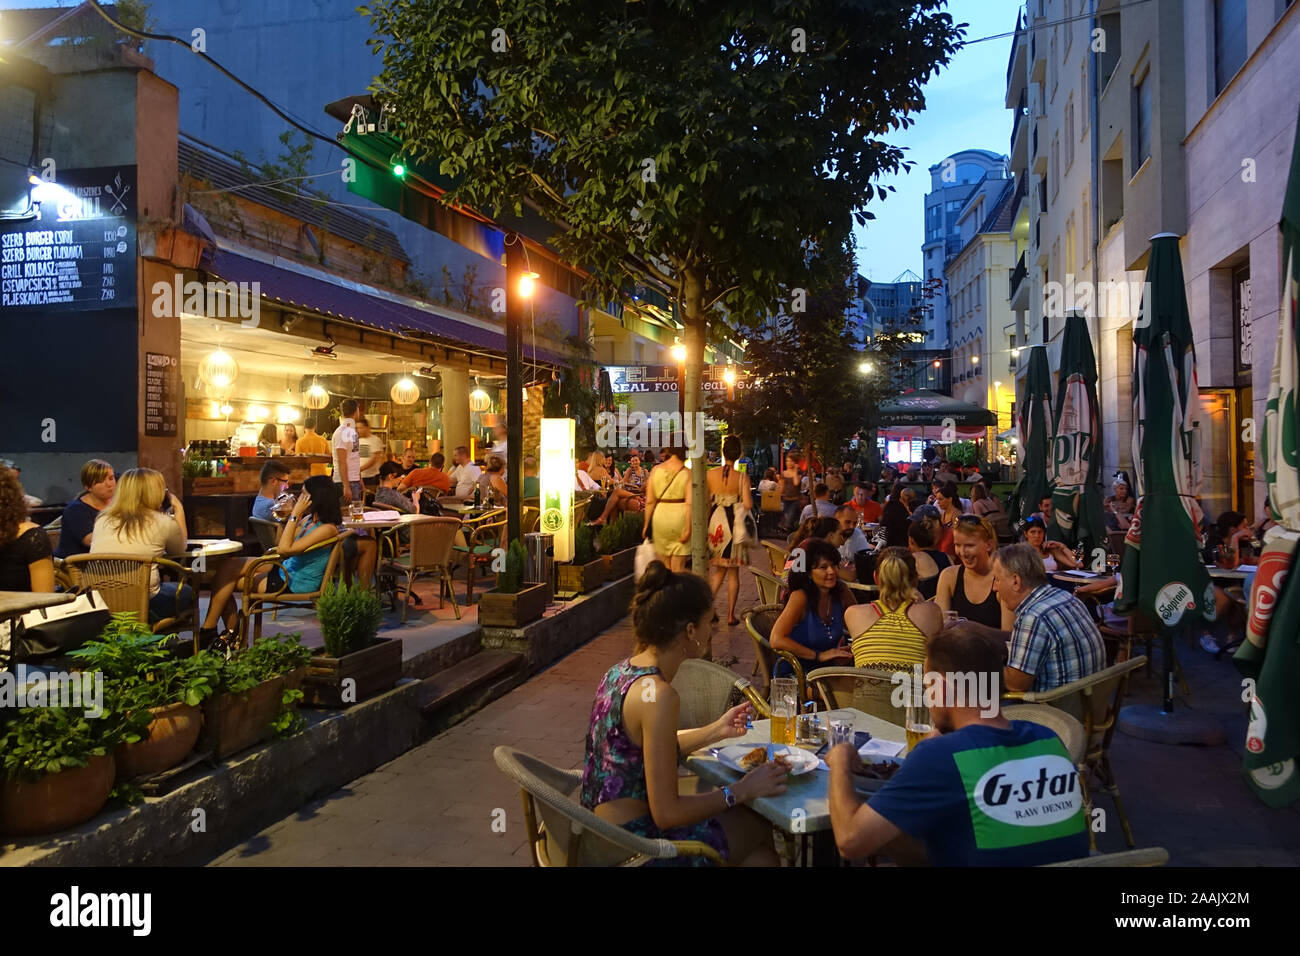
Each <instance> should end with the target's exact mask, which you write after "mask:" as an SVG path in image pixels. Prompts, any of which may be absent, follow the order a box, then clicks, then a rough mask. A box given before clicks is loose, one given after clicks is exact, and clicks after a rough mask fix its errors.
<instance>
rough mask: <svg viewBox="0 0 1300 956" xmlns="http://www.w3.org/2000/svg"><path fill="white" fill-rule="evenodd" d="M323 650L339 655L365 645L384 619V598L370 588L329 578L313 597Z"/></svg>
mask: <svg viewBox="0 0 1300 956" xmlns="http://www.w3.org/2000/svg"><path fill="white" fill-rule="evenodd" d="M316 616H317V617H318V618H319V620H320V630H321V637H322V638H324V641H325V653H326V654H328V655H329V656H330V657H342V656H343V655H344V654H350V653H352V652H353V651H359V650H362V649H363V648H365V647H368V646H369V644H370V642H371V641H372V640H374V638H375V635H376V634H378V633H379V625H380V624H382V623H383V620H384V602H383V601H381V600H380V598H379V595H378V594H376V593H375V592H374V591H371V590H369V589H367V588H364V587H361V586H360V585H359V584H357V585H347V584H341V583H339V582H337V581H333V582H330V583H329V584H327V585H326V586H325V588H324V589H323V590H322V591H321V595H320V597H319V598H317V599H316Z"/></svg>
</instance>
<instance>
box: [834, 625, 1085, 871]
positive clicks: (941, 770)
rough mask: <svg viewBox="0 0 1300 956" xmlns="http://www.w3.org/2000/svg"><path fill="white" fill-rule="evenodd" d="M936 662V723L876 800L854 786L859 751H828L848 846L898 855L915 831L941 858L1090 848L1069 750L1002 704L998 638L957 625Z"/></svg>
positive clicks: (954, 861)
mask: <svg viewBox="0 0 1300 956" xmlns="http://www.w3.org/2000/svg"><path fill="white" fill-rule="evenodd" d="M925 669H926V682H925V683H926V691H927V694H926V696H927V700H926V701H925V702H926V703H927V705H929V711H930V718H931V721H932V723H933V726H934V731H933V732H932V734H931V736H930V737H928V738H926V739H924V740H922V741H921V742H920V743H919V744H917V746H916V748H915V749H914V750H913V751H912V752H911V753H909V754H908V755H907V758H906V759H905V760H904V761H903V765H902V767H901V768H900V769H899V770H898V771H896V772H895V774H894V776H893V777H892V779H890V780H889V782H888V783H886V784H885V785H884V786H883V787H882V788H881V789H880V790H879V791H878V792H877V793H876V794H875V795H874V796H872V797H871V799H870V801H869V802H868V803H863V802H862V800H861V799H860V798H859V797H858V795H857V793H856V791H855V790H854V788H853V773H854V772H855V771H857V770H858V769H860V767H861V762H860V761H859V759H858V754H857V752H856V751H855V750H854V749H853V747H852V746H850V745H849V744H841V745H840V746H838V747H836V748H834V749H833V750H832V751H831V752H830V753H829V754H828V755H827V757H826V762H827V764H828V765H829V766H830V768H831V782H830V810H831V826H832V828H833V829H834V832H835V843H836V845H837V846H838V847H839V851H840V853H841V854H842V855H843V856H845V857H849V858H858V857H864V856H869V855H871V854H873V853H877V852H880V851H881V850H882V849H885V848H887V847H889V845H890V844H894V847H891V848H889V852H891V853H894V854H896V855H897V854H898V853H900V852H901V851H903V850H905V849H906V841H903V840H901V839H900V838H902V837H904V835H906V836H907V837H911V838H912V839H913V840H915V841H919V843H920V844H921V845H922V846H924V848H925V853H926V856H927V857H928V859H929V862H930V865H931V866H1037V865H1039V864H1042V863H1055V862H1059V861H1061V860H1071V859H1076V858H1079V857H1084V856H1087V855H1088V835H1087V823H1086V816H1085V812H1084V801H1083V791H1082V788H1081V787H1080V784H1079V775H1078V771H1077V769H1076V768H1075V766H1074V764H1073V763H1071V761H1070V757H1069V754H1068V753H1067V752H1066V750H1065V746H1064V745H1063V744H1062V743H1061V741H1060V739H1059V738H1057V736H1056V734H1054V733H1053V732H1052V731H1050V730H1048V729H1047V728H1046V727H1043V726H1041V725H1039V724H1032V723H1029V722H1027V721H1023V720H1007V719H1006V718H1005V717H1003V716H1002V714H1001V711H1000V710H999V709H998V697H999V684H998V681H999V678H1000V677H1001V673H1002V655H1001V650H1000V647H999V645H998V644H997V643H996V642H993V641H990V640H988V638H986V637H984V636H981V635H980V634H978V633H976V632H975V631H973V630H967V629H966V628H965V627H963V626H962V625H956V626H954V627H950V628H947V629H946V630H944V631H941V632H940V633H939V634H938V635H936V636H935V637H933V638H931V640H930V642H929V644H928V645H927V646H926V660H925ZM940 689H941V690H940ZM931 693H935V694H941V695H942V696H941V698H940V699H939V700H936V699H934V698H931V697H930V695H931ZM971 697H974V698H975V699H973V700H972V699H970V698H971ZM895 841H898V842H897V843H896V842H895Z"/></svg>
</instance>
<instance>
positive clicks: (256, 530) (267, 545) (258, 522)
mask: <svg viewBox="0 0 1300 956" xmlns="http://www.w3.org/2000/svg"><path fill="white" fill-rule="evenodd" d="M248 527H249V529H250V530H251V531H252V532H253V534H255V535H256V536H257V545H258V547H260V548H261V549H262V550H263V551H274V550H275V546H276V545H277V544H279V543H280V531H281V525H280V524H278V523H277V522H275V521H267V520H266V519H265V518H254V517H253V516H251V515H250V516H249V518H248Z"/></svg>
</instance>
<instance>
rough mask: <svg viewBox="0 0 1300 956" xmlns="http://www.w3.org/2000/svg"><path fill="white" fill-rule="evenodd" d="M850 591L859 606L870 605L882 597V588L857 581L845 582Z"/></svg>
mask: <svg viewBox="0 0 1300 956" xmlns="http://www.w3.org/2000/svg"><path fill="white" fill-rule="evenodd" d="M844 583H845V585H847V587H848V589H849V590H850V591H851V592H853V597H854V598H856V599H857V602H858V603H859V604H870V603H871V602H872V601H874V600H876V599H877V598H878V597H880V588H879V587H877V586H876V585H874V584H859V583H858V582H857V581H845V582H844Z"/></svg>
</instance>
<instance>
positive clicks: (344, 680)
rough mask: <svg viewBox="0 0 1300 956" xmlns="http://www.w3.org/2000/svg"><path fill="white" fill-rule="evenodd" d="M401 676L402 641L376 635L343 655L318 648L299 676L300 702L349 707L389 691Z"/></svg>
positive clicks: (321, 705) (319, 705) (316, 705)
mask: <svg viewBox="0 0 1300 956" xmlns="http://www.w3.org/2000/svg"><path fill="white" fill-rule="evenodd" d="M401 677H402V642H401V641H398V640H393V639H391V638H387V637H377V638H375V639H374V640H372V641H371V642H370V646H369V647H363V648H362V649H361V650H359V651H353V652H352V653H351V654H344V655H343V656H342V657H326V656H325V652H324V651H321V652H320V653H318V654H316V656H315V657H313V658H312V659H311V661H310V662H309V663H308V664H307V672H306V673H305V674H304V675H303V679H302V693H303V703H305V704H311V705H313V706H315V707H349V706H351V705H352V704H355V703H358V702H359V701H363V700H365V699H366V698H367V697H373V696H375V695H376V694H378V693H382V692H383V691H386V690H388V689H389V688H390V687H392V686H393V685H394V684H396V683H397V682H398V681H399V680H401Z"/></svg>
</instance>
